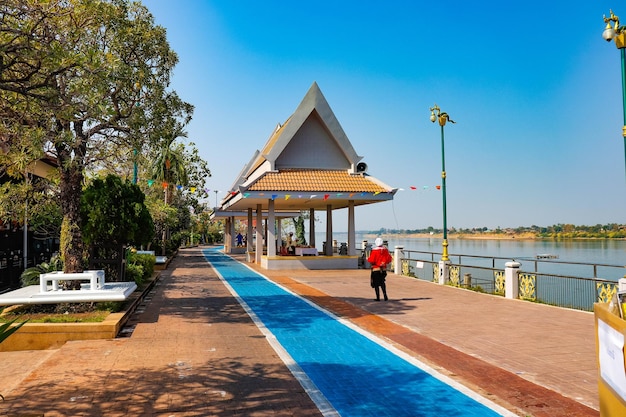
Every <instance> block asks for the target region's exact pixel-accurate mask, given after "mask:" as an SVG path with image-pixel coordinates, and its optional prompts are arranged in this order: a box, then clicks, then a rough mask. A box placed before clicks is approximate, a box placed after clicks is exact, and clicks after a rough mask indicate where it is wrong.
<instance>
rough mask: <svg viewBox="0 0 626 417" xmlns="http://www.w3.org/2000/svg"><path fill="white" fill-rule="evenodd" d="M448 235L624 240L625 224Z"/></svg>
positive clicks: (420, 231)
mask: <svg viewBox="0 0 626 417" xmlns="http://www.w3.org/2000/svg"><path fill="white" fill-rule="evenodd" d="M363 233H367V234H409V235H410V234H441V233H443V229H437V228H434V227H432V226H429V227H427V228H423V229H386V228H381V229H379V230H372V231H365V232H363ZM448 234H450V235H452V234H456V235H511V236H520V235H524V236H526V237H536V238H546V239H624V238H626V224H618V223H608V224H596V225H594V226H585V225H574V224H563V223H559V224H555V225H552V226H545V227H544V226H535V225H533V226H520V227H516V228H501V227H497V228H496V229H490V228H488V227H474V228H471V229H469V228H455V227H450V228H449V229H448Z"/></svg>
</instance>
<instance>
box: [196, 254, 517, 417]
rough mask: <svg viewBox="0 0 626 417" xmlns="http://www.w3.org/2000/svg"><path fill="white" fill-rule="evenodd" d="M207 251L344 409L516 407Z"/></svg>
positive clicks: (417, 412)
mask: <svg viewBox="0 0 626 417" xmlns="http://www.w3.org/2000/svg"><path fill="white" fill-rule="evenodd" d="M203 253H204V256H205V258H206V259H207V260H208V261H209V262H210V263H211V265H212V266H213V267H214V268H215V269H216V270H217V271H218V272H219V274H220V275H221V276H222V279H224V280H225V281H226V282H228V284H229V285H230V286H231V288H232V289H233V290H234V291H235V292H236V293H237V294H238V295H239V297H240V298H241V299H242V300H243V301H244V302H245V303H246V304H247V305H248V307H249V308H250V309H251V310H252V312H253V313H254V314H255V315H256V316H257V318H258V319H259V320H260V321H261V322H262V323H263V325H264V326H265V327H266V328H267V329H268V330H269V331H270V332H271V333H272V334H273V335H274V336H275V337H276V339H277V340H278V342H279V343H280V344H281V345H282V347H283V348H284V349H285V350H286V351H287V352H288V354H289V355H291V357H292V358H293V360H294V361H295V362H296V363H297V364H298V365H299V366H300V368H301V369H302V370H303V371H304V372H305V373H306V374H307V376H308V377H309V379H310V380H311V381H312V382H313V383H314V384H315V385H316V386H317V388H318V389H319V390H320V391H321V393H322V394H323V395H324V396H325V397H326V398H327V399H328V401H329V402H330V403H331V404H332V406H333V407H334V408H335V409H336V410H337V412H338V413H339V414H340V415H341V416H344V417H351V416H355V417H356V416H364V417H365V416H376V417H381V416H394V417H399V416H407V417H415V416H424V417H435V416H436V417H441V416H468V417H471V416H476V417H478V416H480V417H489V416H500V415H513V414H512V413H510V414H509V413H508V412H506V411H505V410H500V411H504V413H497V412H496V411H494V410H493V409H491V408H489V407H487V406H486V405H484V404H482V403H480V402H478V401H477V400H476V399H474V398H470V397H469V396H467V395H466V394H464V393H462V392H460V391H458V390H457V389H455V388H453V387H451V386H450V385H448V384H446V383H444V382H442V381H440V380H439V379H437V378H435V377H433V376H432V375H430V374H429V373H427V372H425V371H424V370H422V369H420V368H418V367H417V366H415V365H414V364H411V363H410V362H408V361H407V360H405V359H403V358H401V357H400V356H398V355H396V354H394V353H393V352H391V351H390V350H388V349H386V348H385V347H383V346H381V345H380V344H378V343H375V342H374V341H372V340H370V339H368V338H367V337H365V336H363V335H362V334H360V333H359V332H357V331H355V330H353V329H351V328H350V327H348V326H346V325H344V324H343V323H341V322H340V321H338V320H337V319H336V318H334V317H333V316H331V315H329V314H327V313H325V312H324V311H322V310H320V309H317V308H315V307H313V306H311V305H310V304H309V303H308V302H306V301H305V300H303V299H302V298H300V297H298V296H295V295H294V294H292V293H290V292H288V291H286V290H285V289H283V288H282V287H280V286H278V285H277V284H274V283H273V282H271V281H269V280H268V279H266V278H265V277H263V276H262V275H260V274H258V273H256V272H255V271H253V270H251V269H249V268H248V267H246V266H245V265H242V264H240V263H239V262H237V261H235V260H233V259H232V258H230V257H228V256H226V255H224V254H222V253H220V252H218V251H217V250H216V249H205V250H204V251H203ZM485 402H488V401H485ZM494 407H495V408H498V407H497V406H495V405H494Z"/></svg>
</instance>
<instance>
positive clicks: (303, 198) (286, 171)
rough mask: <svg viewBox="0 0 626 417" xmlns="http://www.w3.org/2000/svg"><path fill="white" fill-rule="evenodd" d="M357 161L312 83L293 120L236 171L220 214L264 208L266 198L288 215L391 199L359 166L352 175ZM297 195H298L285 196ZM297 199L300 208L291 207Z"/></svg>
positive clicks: (391, 192) (388, 189)
mask: <svg viewBox="0 0 626 417" xmlns="http://www.w3.org/2000/svg"><path fill="white" fill-rule="evenodd" d="M361 159H362V157H361V156H359V155H357V153H356V151H355V150H354V148H353V147H352V144H351V143H350V141H349V139H348V137H347V135H346V134H345V132H344V131H343V128H342V127H341V125H340V124H339V121H338V120H337V118H336V117H335V114H334V113H333V111H332V110H331V108H330V106H329V105H328V102H327V101H326V98H325V97H324V95H323V94H322V92H321V90H320V88H319V86H318V85H317V83H315V82H314V83H313V84H312V85H311V87H310V88H309V91H308V92H307V93H306V95H305V96H304V98H303V99H302V102H301V103H300V104H299V106H298V107H297V109H296V111H295V112H294V113H293V115H291V117H289V119H287V121H286V122H285V123H284V124H283V125H280V124H279V125H278V126H277V127H276V129H275V130H274V132H273V133H272V135H271V136H270V137H269V139H268V140H267V142H266V144H265V146H264V147H263V149H262V151H260V152H259V151H256V153H255V154H254V156H253V157H252V159H251V160H250V162H248V164H246V166H245V167H244V168H243V170H242V171H241V172H240V174H239V176H238V177H237V179H236V180H235V183H234V184H233V186H232V188H231V190H230V193H229V194H228V195H227V196H226V197H225V198H224V199H223V200H222V209H225V210H234V209H242V208H244V207H249V208H250V207H255V206H256V204H261V205H263V206H266V205H267V200H268V198H271V199H272V200H275V203H276V207H277V209H278V208H281V207H280V206H288V208H289V209H291V210H293V209H296V208H300V209H304V208H314V207H315V208H320V207H325V206H327V205H328V204H330V203H332V205H333V207H334V208H342V207H347V205H348V200H352V201H355V204H357V205H361V204H371V203H376V202H381V201H385V200H391V199H393V195H394V194H395V192H396V191H397V190H396V189H394V188H392V187H390V186H388V185H386V184H384V183H382V182H380V181H378V180H377V179H375V178H373V177H371V176H369V175H367V174H366V173H365V172H364V170H363V168H362V167H361V169H360V170H357V165H358V163H359V161H361ZM298 192H302V193H303V194H294V195H291V194H289V193H298ZM313 192H315V193H321V194H319V195H320V196H322V198H323V202H322V200H320V201H315V200H314V199H313V198H312V196H311V195H307V194H306V193H313ZM315 197H317V194H315ZM287 200H290V201H289V203H288V204H286V203H287ZM297 200H300V204H302V206H300V207H297V206H299V205H300V204H299V203H298V201H297ZM279 202H280V203H279Z"/></svg>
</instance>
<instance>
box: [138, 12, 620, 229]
mask: <svg viewBox="0 0 626 417" xmlns="http://www.w3.org/2000/svg"><path fill="white" fill-rule="evenodd" d="M143 3H144V4H145V5H146V6H147V7H148V8H149V9H150V10H151V12H152V13H153V14H154V16H155V19H156V22H157V24H160V25H162V26H164V27H165V28H167V32H168V39H169V41H170V44H171V46H172V48H173V49H174V50H175V51H176V52H177V53H178V55H179V59H180V62H179V64H178V66H177V67H176V68H175V72H174V79H173V83H172V88H173V89H175V90H176V91H177V92H178V93H179V95H180V96H181V97H182V98H183V99H184V100H186V101H188V102H190V103H192V104H193V105H195V113H194V120H193V121H192V122H191V124H190V125H189V126H188V132H189V139H190V140H191V141H193V142H195V143H196V144H197V146H198V148H199V150H200V154H201V156H202V157H203V158H204V159H206V160H207V161H208V163H209V166H210V169H211V171H212V174H213V176H212V177H211V178H209V180H208V181H207V187H208V188H210V189H211V190H220V191H224V190H227V189H228V188H229V187H230V186H231V185H232V183H233V182H234V180H235V177H236V176H237V174H238V173H239V172H240V170H241V169H242V168H243V166H244V164H246V163H247V162H248V160H249V159H250V158H251V157H252V155H253V153H254V151H255V150H257V149H260V148H262V146H263V145H264V144H265V142H266V140H267V138H268V137H269V135H270V134H271V132H272V131H273V129H274V127H275V126H276V124H277V123H279V122H280V123H282V122H284V121H285V120H286V119H287V118H288V117H289V116H290V115H291V114H292V113H293V112H294V111H295V109H296V107H297V106H298V104H299V103H300V101H301V100H302V98H303V97H304V95H305V93H306V92H307V90H308V89H309V87H310V86H311V84H312V83H313V82H314V81H316V82H317V83H318V85H319V86H320V88H321V90H322V92H323V93H324V95H325V97H326V99H327V101H328V103H329V104H330V106H331V108H332V109H333V111H334V113H335V115H336V116H337V119H338V120H339V122H340V123H341V125H342V127H343V129H344V131H345V132H346V134H347V135H348V138H349V139H350V141H351V142H352V145H353V146H354V148H355V150H356V152H357V153H358V154H359V155H362V156H363V157H364V159H363V161H364V162H366V163H367V164H368V166H369V169H368V171H369V173H370V174H371V175H373V176H374V177H377V178H379V179H380V180H382V181H383V182H385V183H387V184H389V185H391V186H393V187H397V188H402V189H404V191H398V193H397V194H396V197H395V199H394V201H393V202H387V203H381V204H375V205H371V206H367V207H358V208H357V210H356V227H357V230H364V229H367V230H371V229H378V228H381V227H386V228H401V229H416V228H425V227H428V226H433V227H439V228H440V227H441V225H442V195H441V191H437V190H436V188H435V186H436V185H438V184H440V183H441V141H440V130H439V126H438V125H437V124H433V123H431V122H430V120H429V116H430V112H429V107H431V106H433V104H434V103H437V104H438V105H439V106H440V107H441V109H442V110H443V111H446V112H447V113H449V114H450V116H451V118H452V119H453V120H455V121H456V122H457V123H456V124H454V125H450V124H448V125H447V126H446V128H445V148H446V149H445V152H446V171H447V201H448V226H449V227H457V228H460V227H463V228H466V227H468V228H471V227H488V228H496V227H503V228H504V227H517V226H531V225H537V226H549V225H553V224H557V223H573V224H577V225H595V224H598V223H601V224H606V223H622V224H623V223H626V217H625V214H626V174H625V170H626V167H625V163H626V161H625V157H624V141H623V138H622V125H623V109H622V92H621V70H620V54H619V50H618V49H617V48H616V47H615V44H614V43H607V42H606V41H604V40H603V39H602V37H601V34H602V31H603V29H604V22H603V21H602V16H603V14H607V15H608V14H609V9H610V8H613V11H614V12H615V13H616V14H617V15H618V16H620V17H622V16H623V19H622V20H623V21H622V23H623V24H626V3H624V2H620V1H616V0H612V1H597V0H595V1H591V0H588V1H582V0H570V1H564V0H557V1H537V0H511V1H507V2H499V3H494V2H492V1H484V2H483V1H473V2H469V1H466V0H463V1H461V0H458V1H438V2H433V1H430V2H421V1H404V0H403V1H395V0H388V1H385V2H364V1H352V0H349V1H348V0H346V1H336V0H320V1H316V2H304V3H303V2H297V1H275V0H266V1H252V0H238V1H231V0H214V1H203V0H177V1H175V2H174V1H169V0H146V1H144V2H143ZM411 186H415V187H417V190H411V189H410V187H411ZM424 187H428V188H427V189H425V188H424ZM214 196H215V194H214V193H213V192H211V201H210V202H211V206H213V205H214V204H215V199H214ZM219 196H220V197H221V196H222V193H220V194H219ZM346 217H347V215H344V214H342V212H338V213H337V214H336V215H334V219H335V220H336V222H337V223H336V224H337V226H336V227H335V230H338V231H342V230H344V229H346V226H345V224H346V221H345V218H346Z"/></svg>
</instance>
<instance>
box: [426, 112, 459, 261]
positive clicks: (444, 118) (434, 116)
mask: <svg viewBox="0 0 626 417" xmlns="http://www.w3.org/2000/svg"><path fill="white" fill-rule="evenodd" d="M437 120H438V121H439V126H441V191H442V193H443V243H442V246H443V249H442V253H441V260H442V261H443V262H447V261H449V260H450V258H448V224H447V213H446V153H445V147H444V136H443V127H444V126H445V125H446V122H450V123H456V122H455V121H453V120H451V119H450V116H448V113H445V112H442V111H441V109H440V108H439V106H437V105H436V104H435V105H434V106H433V107H431V108H430V121H431V122H433V123H435V121H437Z"/></svg>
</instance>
